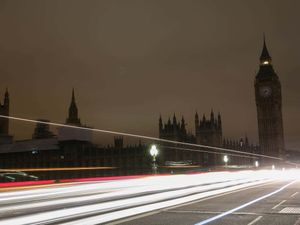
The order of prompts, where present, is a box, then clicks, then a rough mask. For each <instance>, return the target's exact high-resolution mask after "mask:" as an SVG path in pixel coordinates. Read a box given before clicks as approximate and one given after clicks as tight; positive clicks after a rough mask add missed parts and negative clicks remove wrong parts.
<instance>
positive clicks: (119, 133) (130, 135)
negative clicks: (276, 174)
mask: <svg viewBox="0 0 300 225" xmlns="http://www.w3.org/2000/svg"><path fill="white" fill-rule="evenodd" d="M0 118H6V119H11V120H17V121H23V122H29V123H40V124H47V125H52V126H57V127H68V128H73V129H80V130H89V131H93V132H100V133H106V134H114V135H121V136H128V137H134V138H141V139H146V140H152V141H159V142H166V143H172V144H181V145H187V146H193V147H200V148H207V149H213V150H217V151H225V152H232V153H237V154H240V155H251V156H258V157H263V158H269V159H275V160H283V159H282V158H279V157H274V156H269V155H263V154H256V153H250V152H241V151H237V150H233V149H227V148H221V147H213V146H208V145H200V144H193V143H187V142H180V141H172V140H168V139H162V138H156V137H151V136H145V135H138V134H131V133H125V132H118V131H111V130H103V129H96V128H89V127H78V126H73V125H68V124H61V123H54V122H45V121H39V120H33V119H25V118H20V117H14V116H4V115H0Z"/></svg>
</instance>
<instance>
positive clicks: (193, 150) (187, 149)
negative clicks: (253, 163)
mask: <svg viewBox="0 0 300 225" xmlns="http://www.w3.org/2000/svg"><path fill="white" fill-rule="evenodd" d="M160 147H163V148H169V149H178V150H185V151H191V152H204V153H210V154H217V155H224V154H226V155H228V156H236V157H242V158H251V159H257V157H256V156H248V155H240V154H234V153H224V152H213V151H207V150H202V149H192V148H181V147H173V146H165V145H160Z"/></svg>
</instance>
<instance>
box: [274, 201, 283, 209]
mask: <svg viewBox="0 0 300 225" xmlns="http://www.w3.org/2000/svg"><path fill="white" fill-rule="evenodd" d="M285 202H286V200H283V201H281V202H279V203H278V204H277V205H275V206H274V207H273V208H272V209H276V208H277V207H278V206H280V205H281V204H283V203H285Z"/></svg>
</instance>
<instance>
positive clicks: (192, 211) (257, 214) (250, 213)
mask: <svg viewBox="0 0 300 225" xmlns="http://www.w3.org/2000/svg"><path fill="white" fill-rule="evenodd" d="M166 213H193V214H220V213H223V212H220V211H219V212H216V211H215V212H212V211H197V210H170V211H166ZM232 214H233V215H252V216H253V215H254V216H259V215H262V213H252V212H235V213H232Z"/></svg>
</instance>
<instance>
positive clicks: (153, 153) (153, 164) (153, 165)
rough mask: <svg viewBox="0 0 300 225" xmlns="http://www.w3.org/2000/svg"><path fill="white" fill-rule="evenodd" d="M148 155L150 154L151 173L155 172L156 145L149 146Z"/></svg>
mask: <svg viewBox="0 0 300 225" xmlns="http://www.w3.org/2000/svg"><path fill="white" fill-rule="evenodd" d="M150 155H151V156H152V173H153V174H157V165H156V156H157V155H158V149H157V148H156V145H152V146H151V149H150Z"/></svg>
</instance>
